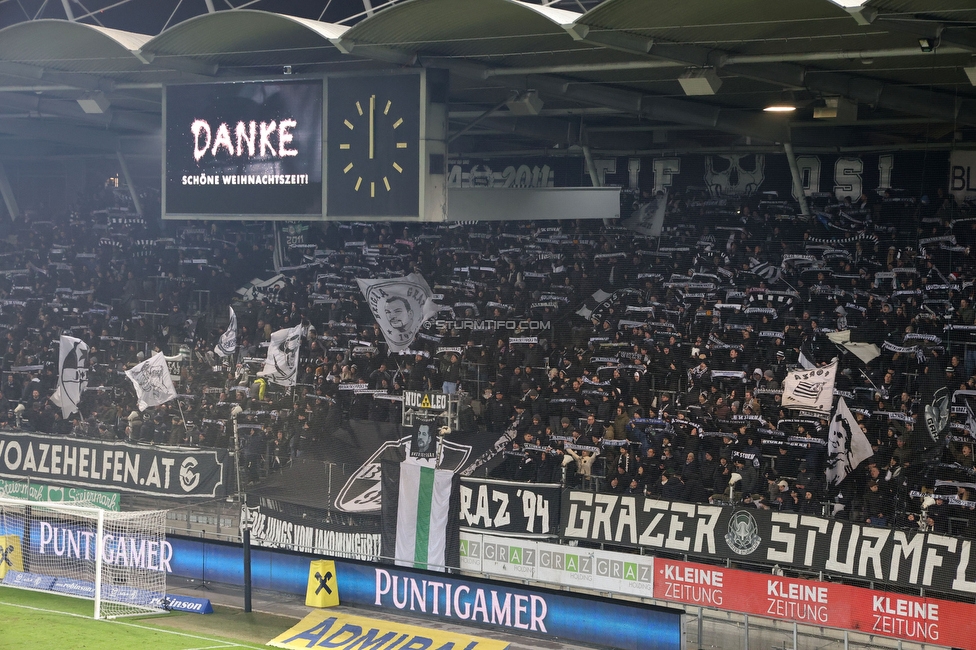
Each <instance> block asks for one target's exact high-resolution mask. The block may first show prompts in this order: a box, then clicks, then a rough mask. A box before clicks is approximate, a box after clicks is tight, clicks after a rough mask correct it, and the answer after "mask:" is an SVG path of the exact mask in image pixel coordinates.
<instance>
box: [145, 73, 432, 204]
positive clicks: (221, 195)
mask: <svg viewBox="0 0 976 650" xmlns="http://www.w3.org/2000/svg"><path fill="white" fill-rule="evenodd" d="M447 82H448V76H447V72H446V71H443V70H426V69H424V70H411V71H404V72H396V73H385V74H381V75H374V76H361V75H360V76H328V77H323V78H302V79H294V80H292V79H288V80H273V81H247V82H227V83H207V84H192V85H172V86H167V87H166V88H165V93H164V101H163V124H164V133H163V195H162V199H163V205H162V208H163V217H164V218H167V219H194V218H200V219H302V220H316V219H324V220H332V219H335V220H350V219H365V220H389V219H395V220H399V221H443V220H444V219H445V218H446V215H447V176H446V160H445V157H446V151H447V145H446V135H447Z"/></svg>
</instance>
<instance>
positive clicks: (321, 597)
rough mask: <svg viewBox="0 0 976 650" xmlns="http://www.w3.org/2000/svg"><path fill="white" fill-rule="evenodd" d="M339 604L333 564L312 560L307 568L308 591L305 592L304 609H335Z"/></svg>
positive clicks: (329, 561) (337, 584) (330, 561)
mask: <svg viewBox="0 0 976 650" xmlns="http://www.w3.org/2000/svg"><path fill="white" fill-rule="evenodd" d="M338 604H339V583H338V582H337V581H336V568H335V562H333V561H332V560H312V562H311V564H310V566H309V567H308V589H307V590H306V591H305V606H306V607H335V606H336V605H338Z"/></svg>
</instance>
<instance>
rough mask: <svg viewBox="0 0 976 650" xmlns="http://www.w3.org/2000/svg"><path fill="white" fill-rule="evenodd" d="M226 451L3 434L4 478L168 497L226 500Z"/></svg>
mask: <svg viewBox="0 0 976 650" xmlns="http://www.w3.org/2000/svg"><path fill="white" fill-rule="evenodd" d="M229 468H230V462H229V455H228V453H227V450H225V449H184V448H177V447H146V446H143V445H130V444H128V443H123V442H100V441H96V440H79V439H75V438H65V437H63V436H46V435H43V434H39V433H22V432H16V431H0V477H3V478H13V479H28V478H29V479H32V480H35V481H36V480H42V481H56V482H57V483H64V484H67V485H81V486H84V487H90V488H96V489H104V488H108V489H111V490H118V491H120V492H129V493H135V494H152V495H158V496H167V497H182V498H189V497H207V498H215V497H223V496H227V481H225V480H224V479H225V474H226V473H227V472H228V470H229Z"/></svg>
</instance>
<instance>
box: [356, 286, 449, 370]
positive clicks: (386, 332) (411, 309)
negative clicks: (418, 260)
mask: <svg viewBox="0 0 976 650" xmlns="http://www.w3.org/2000/svg"><path fill="white" fill-rule="evenodd" d="M356 282H357V283H358V284H359V288H360V290H361V291H362V292H363V295H364V296H365V297H366V302H367V303H369V309H370V311H371V312H372V313H373V318H375V319H376V322H377V323H379V325H380V329H382V330H383V338H385V339H386V343H387V345H389V346H390V351H391V352H400V351H402V350H405V349H407V348H408V347H410V344H411V343H412V342H413V339H414V337H415V336H417V332H419V331H420V328H421V326H422V325H423V324H424V321H426V320H428V319H430V318H433V317H434V315H435V314H437V306H436V305H435V304H434V301H433V300H432V297H431V290H430V286H429V285H428V284H427V281H426V280H424V278H423V277H422V276H421V275H420V274H418V273H411V274H410V275H407V276H403V277H399V278H389V279H385V280H361V279H357V280H356Z"/></svg>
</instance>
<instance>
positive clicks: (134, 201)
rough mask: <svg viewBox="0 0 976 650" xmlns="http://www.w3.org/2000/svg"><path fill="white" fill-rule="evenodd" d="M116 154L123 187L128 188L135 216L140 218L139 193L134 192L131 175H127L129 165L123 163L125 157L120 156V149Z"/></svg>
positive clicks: (140, 204)
mask: <svg viewBox="0 0 976 650" xmlns="http://www.w3.org/2000/svg"><path fill="white" fill-rule="evenodd" d="M116 153H117V154H118V159H119V169H121V170H122V178H123V179H125V186H126V187H127V188H129V196H130V197H132V206H133V207H134V208H135V209H136V214H138V215H139V216H140V217H141V216H142V201H140V200H139V192H138V191H137V190H136V186H135V183H134V182H133V180H132V174H130V173H129V165H128V163H126V162H125V156H123V155H122V150H121V149H119V150H118V151H117V152H116Z"/></svg>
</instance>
